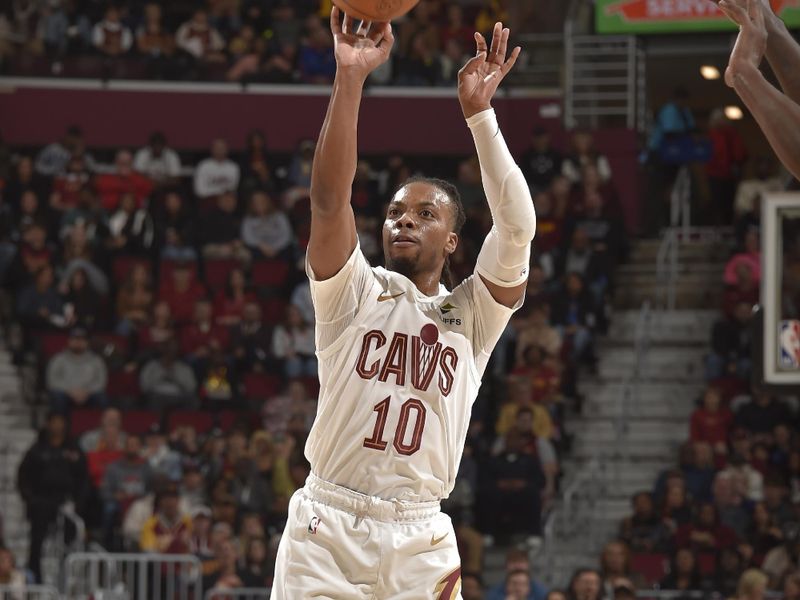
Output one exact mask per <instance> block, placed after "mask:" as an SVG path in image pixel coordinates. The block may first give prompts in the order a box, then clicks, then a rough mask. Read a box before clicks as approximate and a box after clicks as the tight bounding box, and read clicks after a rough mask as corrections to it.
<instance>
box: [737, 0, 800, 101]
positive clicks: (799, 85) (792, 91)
mask: <svg viewBox="0 0 800 600" xmlns="http://www.w3.org/2000/svg"><path fill="white" fill-rule="evenodd" d="M728 2H729V3H731V4H733V5H736V6H739V7H740V8H742V9H744V10H747V0H728ZM756 8H757V9H759V10H760V11H761V12H762V14H763V15H764V25H765V26H766V29H767V52H766V57H767V60H768V61H769V65H770V67H772V70H773V71H774V72H775V75H776V76H777V77H778V81H779V82H780V84H781V87H782V88H783V92H784V93H785V94H786V95H787V96H789V98H791V99H792V100H794V101H795V102H797V103H800V68H798V65H800V44H798V43H797V42H796V41H795V39H794V37H792V34H791V33H789V29H788V28H787V27H786V23H784V22H783V20H781V18H780V17H779V16H778V15H776V14H775V12H774V11H773V10H772V6H770V3H769V0H757V2H756ZM723 10H724V8H723ZM735 20H736V19H734V21H735Z"/></svg>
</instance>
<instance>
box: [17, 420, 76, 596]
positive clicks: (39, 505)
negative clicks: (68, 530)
mask: <svg viewBox="0 0 800 600" xmlns="http://www.w3.org/2000/svg"><path fill="white" fill-rule="evenodd" d="M17 489H18V490H19V493H20V495H21V496H22V500H23V502H24V503H25V508H26V512H27V516H28V520H29V521H30V545H29V555H28V569H30V570H31V572H32V573H33V575H34V578H35V579H36V581H41V562H40V561H41V550H42V544H43V543H44V540H45V537H46V536H47V532H48V529H49V528H50V526H51V525H52V524H53V523H55V520H56V516H57V515H58V510H59V508H60V507H61V506H62V505H63V504H64V503H65V502H68V501H72V502H74V503H75V505H76V508H77V509H78V511H80V510H81V509H82V507H83V504H84V502H85V500H86V498H87V496H88V492H89V472H88V470H87V467H86V457H85V456H84V455H83V453H82V452H81V450H80V448H79V447H78V445H77V444H76V443H74V442H73V441H72V440H71V439H70V438H69V437H68V432H67V422H66V420H65V418H64V416H63V415H61V414H59V413H55V412H53V413H51V414H50V415H49V416H48V418H47V423H46V424H45V427H44V429H43V430H42V431H40V432H39V436H38V438H37V440H36V441H35V442H34V444H33V445H32V446H31V448H30V449H29V450H28V451H27V452H26V453H25V456H24V457H23V459H22V463H21V464H20V466H19V469H18V471H17Z"/></svg>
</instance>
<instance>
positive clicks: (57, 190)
mask: <svg viewBox="0 0 800 600" xmlns="http://www.w3.org/2000/svg"><path fill="white" fill-rule="evenodd" d="M91 180H92V174H91V173H90V172H89V167H88V165H87V164H86V158H85V157H83V156H73V157H71V158H70V159H69V162H68V163H67V168H66V170H65V171H64V173H61V174H59V175H56V176H55V178H54V179H53V192H52V193H51V194H50V208H52V209H54V210H56V211H58V212H59V213H65V212H67V211H68V210H69V209H71V208H75V207H76V206H78V203H79V201H80V198H81V194H82V192H84V191H85V190H86V189H88V187H89V184H90V182H91Z"/></svg>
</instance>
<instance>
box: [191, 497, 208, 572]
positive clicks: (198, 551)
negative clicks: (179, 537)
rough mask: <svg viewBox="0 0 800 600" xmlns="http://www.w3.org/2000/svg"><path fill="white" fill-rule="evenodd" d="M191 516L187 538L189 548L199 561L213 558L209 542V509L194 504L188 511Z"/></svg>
mask: <svg viewBox="0 0 800 600" xmlns="http://www.w3.org/2000/svg"><path fill="white" fill-rule="evenodd" d="M189 516H190V517H191V518H192V534H191V538H190V539H189V550H190V552H191V553H192V554H194V555H195V556H196V557H197V558H199V559H200V560H201V561H203V562H205V561H206V560H209V559H211V558H213V556H214V552H213V550H212V542H211V524H212V521H211V509H210V508H208V507H207V506H196V507H194V508H193V509H191V511H190V512H189Z"/></svg>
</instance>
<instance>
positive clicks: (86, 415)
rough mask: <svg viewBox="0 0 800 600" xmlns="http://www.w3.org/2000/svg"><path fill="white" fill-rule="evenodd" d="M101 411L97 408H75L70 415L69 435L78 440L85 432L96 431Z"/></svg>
mask: <svg viewBox="0 0 800 600" xmlns="http://www.w3.org/2000/svg"><path fill="white" fill-rule="evenodd" d="M102 414H103V411H102V410H100V409H99V408H75V409H73V411H72V412H71V413H70V433H71V434H72V436H73V437H75V438H78V437H80V436H81V435H83V434H84V433H86V432H87V431H91V430H92V429H97V427H98V426H99V425H100V417H101V416H102Z"/></svg>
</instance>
